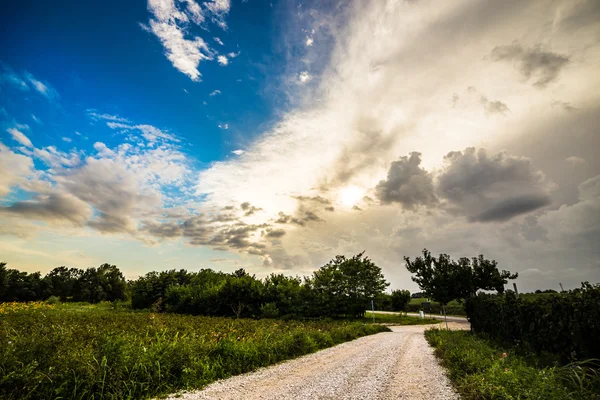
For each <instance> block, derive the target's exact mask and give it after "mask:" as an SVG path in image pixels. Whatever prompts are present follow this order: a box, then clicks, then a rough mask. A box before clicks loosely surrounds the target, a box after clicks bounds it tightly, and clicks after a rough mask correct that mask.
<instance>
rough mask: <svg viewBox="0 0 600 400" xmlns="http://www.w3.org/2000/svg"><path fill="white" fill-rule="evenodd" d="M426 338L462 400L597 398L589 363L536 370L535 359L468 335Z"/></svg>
mask: <svg viewBox="0 0 600 400" xmlns="http://www.w3.org/2000/svg"><path fill="white" fill-rule="evenodd" d="M425 336H426V338H427V340H428V341H429V343H430V344H431V345H432V346H433V347H434V348H435V353H436V355H437V356H438V357H440V358H441V359H442V364H443V365H444V366H445V367H446V368H447V369H448V377H449V378H450V380H451V381H452V383H453V385H454V387H455V388H456V390H457V391H458V393H459V394H460V395H461V398H463V399H465V400H471V399H472V400H480V399H498V400H503V399H506V400H512V399H540V400H541V399H544V400H563V399H564V400H567V399H572V400H594V399H596V400H597V399H600V379H599V378H600V376H598V374H597V372H596V370H595V369H594V368H593V367H597V365H596V364H595V363H593V362H577V363H573V364H570V365H568V366H565V367H540V366H538V365H539V363H538V362H537V361H538V360H536V359H534V358H532V357H528V358H525V357H523V356H521V355H520V354H517V353H515V352H514V351H513V350H512V349H511V347H509V348H503V347H498V346H497V345H496V344H495V343H494V342H491V341H489V340H485V339H482V338H480V337H477V336H475V335H473V334H472V333H470V332H465V331H447V330H437V329H433V330H428V331H426V332H425Z"/></svg>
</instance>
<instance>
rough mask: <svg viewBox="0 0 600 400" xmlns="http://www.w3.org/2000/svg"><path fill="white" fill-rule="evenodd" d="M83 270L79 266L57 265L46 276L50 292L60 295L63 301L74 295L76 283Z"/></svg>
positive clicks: (45, 279) (53, 294)
mask: <svg viewBox="0 0 600 400" xmlns="http://www.w3.org/2000/svg"><path fill="white" fill-rule="evenodd" d="M83 272H84V271H83V270H81V269H78V268H67V267H64V266H62V267H57V268H54V269H53V270H52V271H50V272H49V273H48V274H46V276H45V277H44V281H45V282H46V284H47V285H48V291H49V292H50V293H49V294H50V295H52V296H58V297H60V300H61V301H66V300H67V299H68V298H70V297H72V296H73V290H74V288H75V284H76V283H77V281H78V280H79V278H80V277H81V276H82V275H83Z"/></svg>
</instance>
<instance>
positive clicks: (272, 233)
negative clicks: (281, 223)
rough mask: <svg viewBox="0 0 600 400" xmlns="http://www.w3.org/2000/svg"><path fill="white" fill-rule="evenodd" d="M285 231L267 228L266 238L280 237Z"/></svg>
mask: <svg viewBox="0 0 600 400" xmlns="http://www.w3.org/2000/svg"><path fill="white" fill-rule="evenodd" d="M285 233H286V232H285V230H283V229H267V231H266V233H265V236H266V237H268V238H280V237H283V236H285Z"/></svg>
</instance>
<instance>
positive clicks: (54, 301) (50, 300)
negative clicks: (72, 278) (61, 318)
mask: <svg viewBox="0 0 600 400" xmlns="http://www.w3.org/2000/svg"><path fill="white" fill-rule="evenodd" d="M46 303H48V304H59V303H60V297H58V296H50V297H48V299H47V300H46Z"/></svg>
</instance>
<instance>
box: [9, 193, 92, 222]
mask: <svg viewBox="0 0 600 400" xmlns="http://www.w3.org/2000/svg"><path fill="white" fill-rule="evenodd" d="M0 212H1V213H12V214H18V215H19V216H21V217H23V218H28V219H38V220H43V221H47V222H57V221H67V222H71V223H73V224H75V225H78V226H83V225H85V223H86V222H87V221H88V220H89V219H90V218H91V216H92V209H91V207H90V206H89V205H88V204H87V203H86V202H84V201H81V200H80V199H78V198H77V197H75V196H73V195H71V194H68V193H53V194H47V195H37V196H36V197H35V198H34V199H33V200H26V201H19V202H16V203H13V204H12V205H10V206H8V207H1V208H0Z"/></svg>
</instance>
